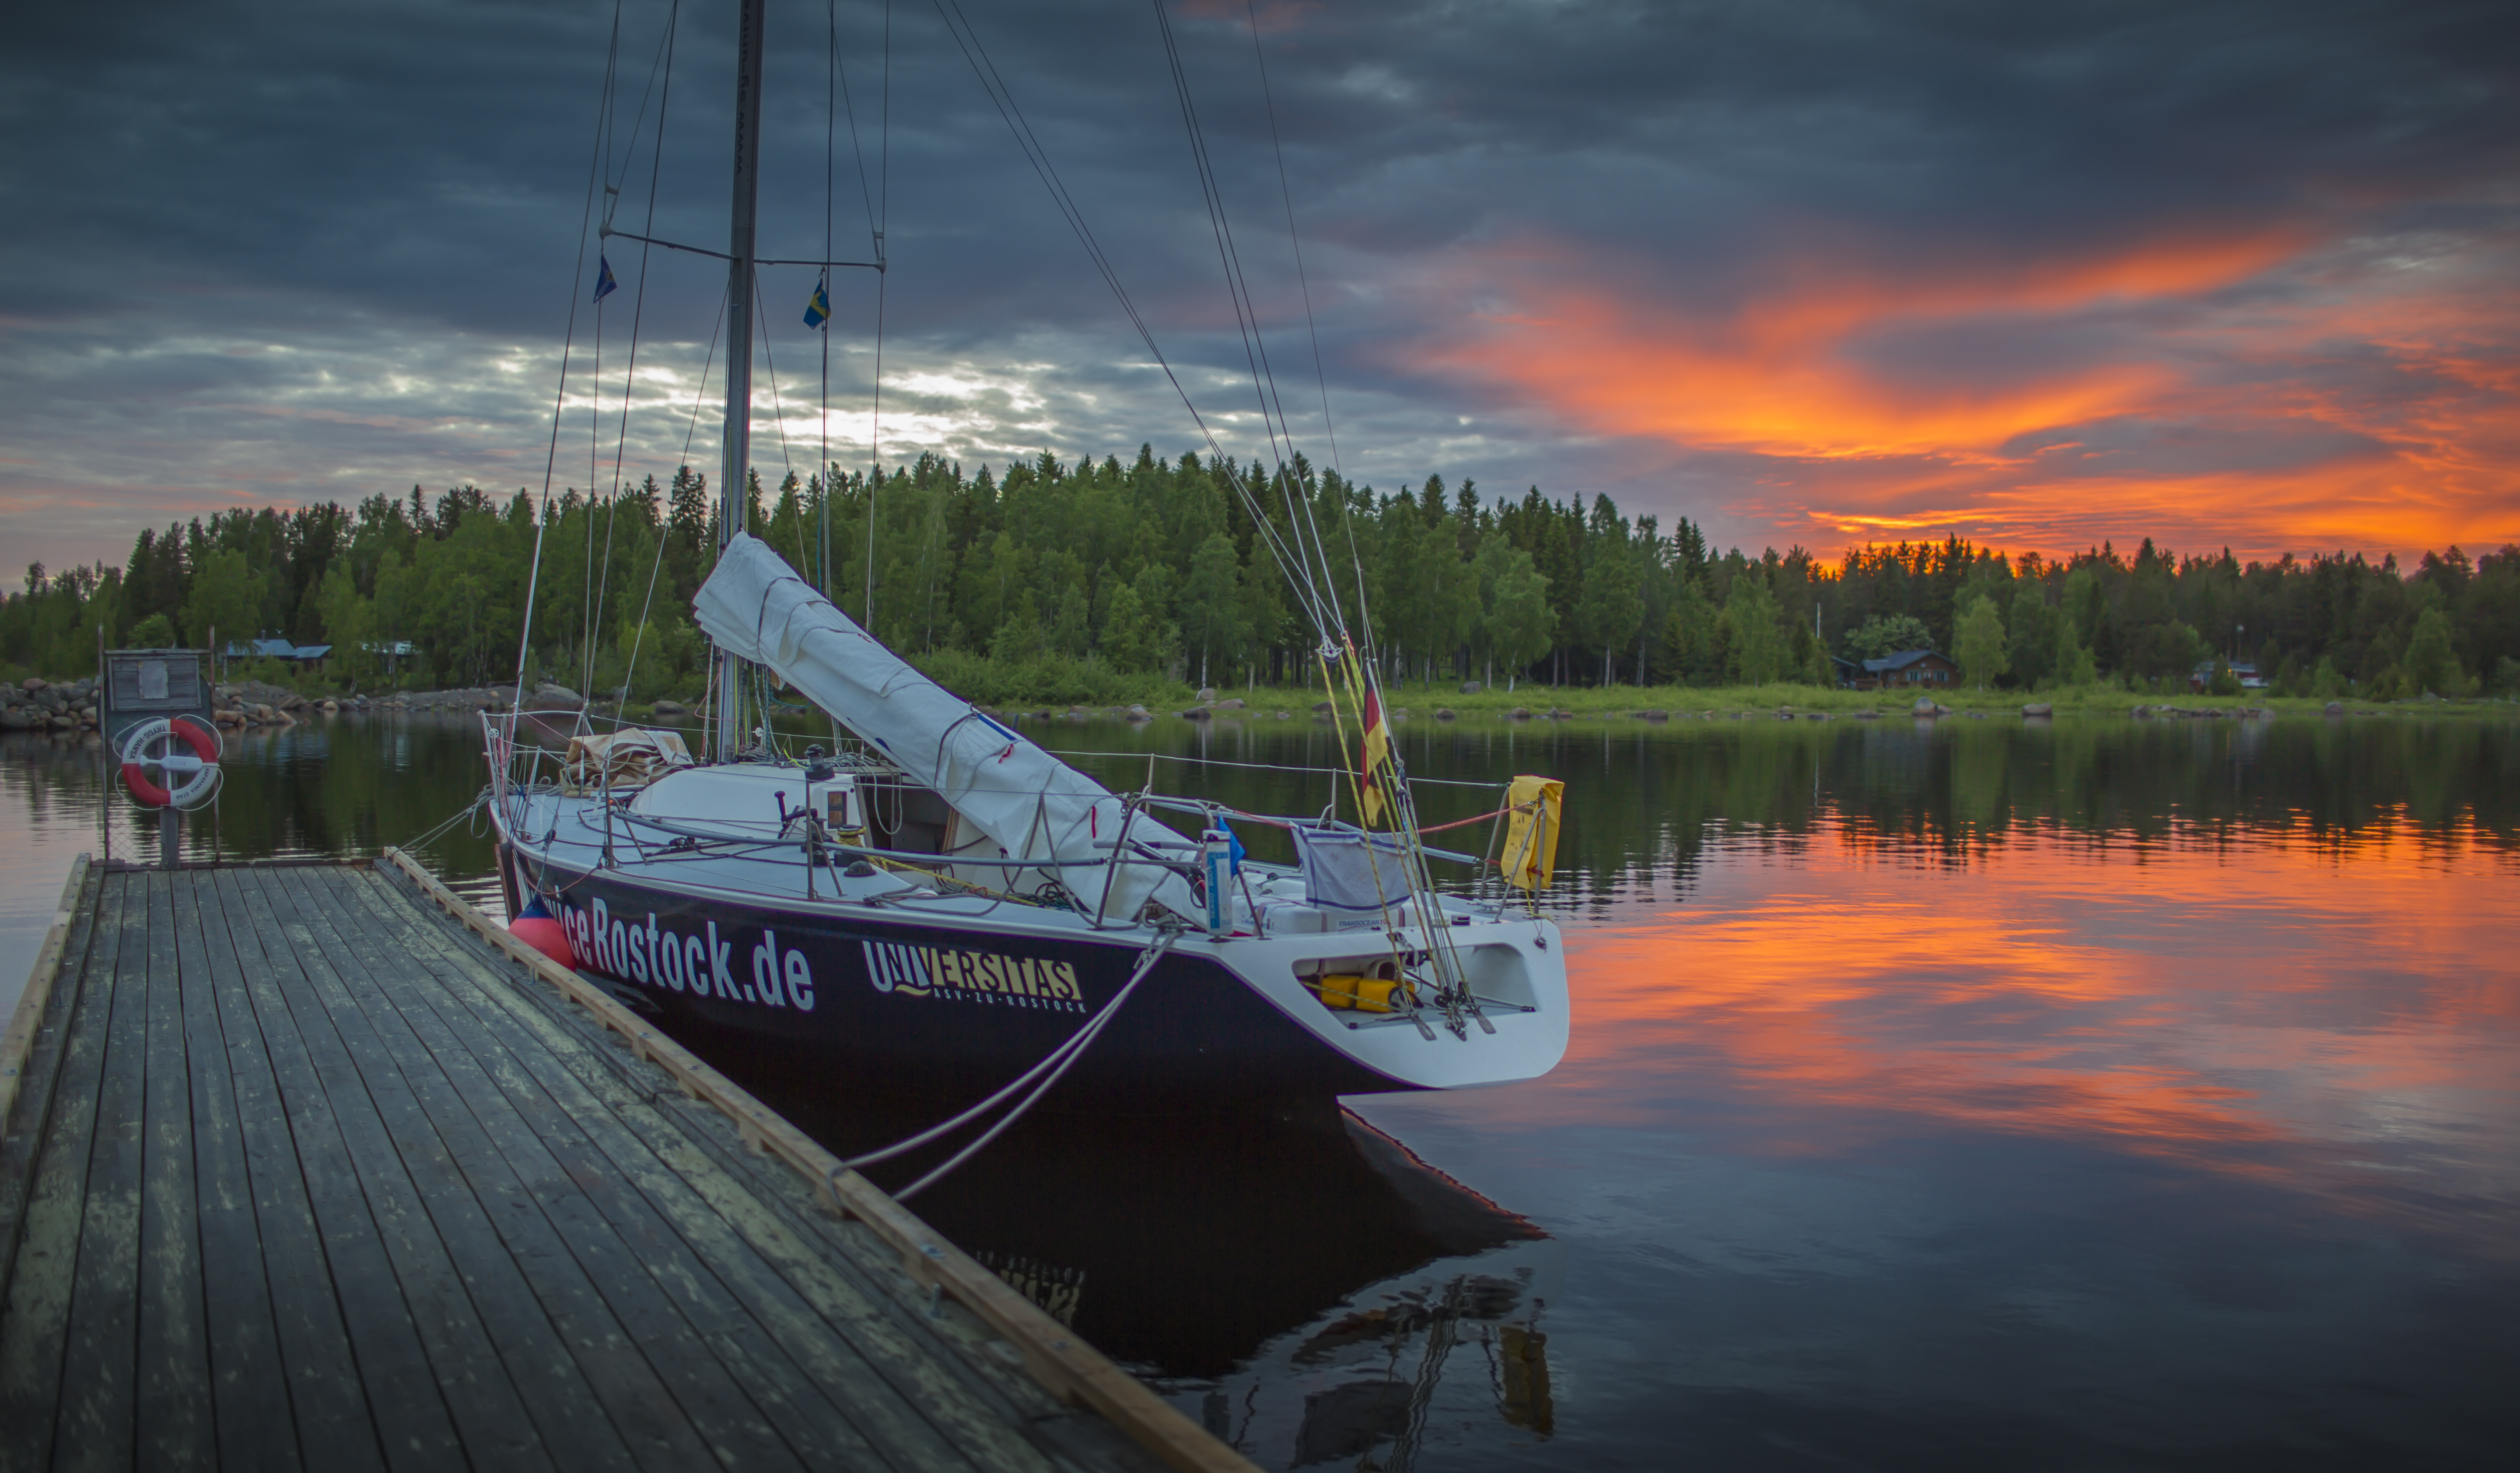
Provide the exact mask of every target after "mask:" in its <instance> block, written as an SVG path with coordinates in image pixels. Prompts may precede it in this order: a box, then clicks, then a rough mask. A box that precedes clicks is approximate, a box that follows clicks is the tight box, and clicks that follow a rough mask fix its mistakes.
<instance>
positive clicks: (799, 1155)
mask: <svg viewBox="0 0 2520 1473" xmlns="http://www.w3.org/2000/svg"><path fill="white" fill-rule="evenodd" d="M84 861H85V857H84V856H82V857H81V865H80V866H79V867H77V868H76V869H74V872H73V886H72V888H71V890H70V891H69V892H68V893H69V895H70V897H71V902H69V903H74V902H75V898H76V896H77V893H78V892H77V889H76V882H77V880H78V879H79V878H81V877H83V876H84V873H85V870H84ZM376 863H377V864H378V866H380V867H381V868H382V867H390V868H392V869H394V870H399V871H401V873H402V874H403V875H404V876H406V877H407V878H408V879H410V880H411V882H412V883H413V884H414V885H415V886H417V887H418V888H419V890H420V892H421V894H422V895H423V896H425V897H426V898H427V899H428V900H429V901H430V902H432V903H433V904H435V905H436V906H437V907H438V909H440V910H442V911H444V912H446V913H447V914H448V915H452V916H454V917H455V918H456V919H457V920H459V921H462V922H463V923H464V925H465V926H466V927H468V928H469V929H471V930H472V931H473V932H475V933H476V934H478V935H479V936H481V937H482V938H483V939H484V940H486V941H488V942H489V943H490V944H491V945H492V946H493V947H495V948H497V949H498V950H499V952H500V953H501V954H502V955H504V956H506V957H507V958H508V959H509V960H513V961H515V962H517V963H518V964H519V965H522V966H524V967H525V968H527V969H528V970H529V971H531V972H532V973H533V974H534V975H535V976H537V977H539V978H541V979H542V980H543V981H545V982H547V983H549V984H550V985H551V986H552V987H553V988H554V989H556V990H557V991H558V992H559V993H560V994H561V995H562V997H564V998H567V999H568V1000H569V1001H570V1002H572V1003H575V1004H578V1005H580V1006H582V1007H584V1008H585V1009H586V1011H587V1012H588V1014H589V1015H591V1016H592V1017H593V1018H594V1019H595V1020H596V1021H598V1022H600V1023H602V1024H603V1025H604V1026H605V1027H607V1028H609V1029H611V1030H612V1031H613V1032H615V1033H618V1034H620V1035H621V1036H622V1038H623V1039H624V1041H626V1042H627V1043H628V1045H629V1046H630V1050H631V1052H632V1053H634V1054H635V1055H637V1056H638V1057H640V1058H642V1059H645V1060H647V1061H649V1062H651V1063H652V1064H654V1065H656V1066H657V1067H658V1068H660V1069H662V1070H664V1071H665V1072H666V1073H667V1074H669V1075H671V1076H672V1077H673V1079H674V1082H675V1083H676V1084H677V1085H679V1086H680V1087H681V1088H682V1089H683V1091H684V1092H685V1093H686V1094H690V1095H692V1096H694V1097H695V1098H697V1099H700V1100H704V1101H706V1102H707V1103H709V1104H710V1105H713V1106H715V1107H716V1108H717V1109H718V1110H719V1111H720V1112H721V1113H723V1114H725V1115H726V1116H727V1117H728V1118H729V1119H731V1120H733V1121H734V1122H735V1124H736V1128H737V1129H738V1130H739V1131H740V1132H741V1133H742V1137H743V1140H744V1143H745V1144H747V1145H749V1146H751V1147H753V1148H754V1149H756V1150H760V1151H763V1152H764V1153H766V1154H768V1155H771V1156H774V1157H776V1158H777V1159H779V1160H780V1161H782V1162H784V1163H786V1164H787V1166H788V1167H789V1168H790V1169H792V1170H794V1171H795V1172H796V1173H797V1174H798V1175H800V1176H802V1177H804V1178H805V1179H806V1181H808V1182H810V1183H813V1185H814V1188H815V1193H816V1196H817V1198H818V1199H819V1200H820V1201H822V1202H823V1203H824V1204H825V1205H826V1206H828V1207H830V1208H831V1209H832V1211H834V1212H836V1213H838V1214H840V1215H841V1216H843V1217H853V1218H856V1219H857V1220H858V1221H859V1222H861V1223H864V1224H865V1225H866V1226H867V1227H870V1228H872V1229H874V1231H875V1232H876V1234H877V1236H878V1237H880V1238H882V1239H883V1240H884V1242H886V1243H887V1244H889V1245H890V1246H891V1247H893V1248H894V1249H896V1250H898V1251H899V1252H900V1254H901V1266H902V1269H903V1271H904V1272H907V1273H908V1274H909V1275H910V1276H911V1277H912V1278H913V1279H914V1280H916V1281H918V1282H919V1283H920V1284H922V1285H924V1286H933V1287H936V1288H939V1289H941V1290H942V1291H943V1292H944V1293H946V1294H950V1295H952V1296H953V1297H954V1298H955V1299H956V1300H957V1301H959V1302H961V1303H962V1304H963V1305H964V1307H965V1308H967V1309H968V1310H970V1311H971V1313H973V1314H974V1315H977V1316H978V1317H980V1319H981V1320H982V1321H983V1322H985V1323H986V1324H988V1325H989V1327H990V1328H992V1329H994V1330H996V1331H997V1332H998V1333H999V1334H1001V1335H1003V1336H1005V1337H1006V1338H1007V1339H1008V1340H1009V1341H1010V1342H1012V1344H1013V1345H1014V1347H1015V1349H1016V1350H1017V1351H1018V1352H1019V1353H1020V1354H1021V1355H1022V1358H1023V1364H1024V1369H1025V1370H1026V1371H1027V1372H1028V1373H1029V1374H1030V1375H1031V1376H1032V1377H1033V1379H1035V1380H1037V1381H1039V1382H1041V1383H1042V1384H1043V1385H1044V1386H1047V1387H1048V1388H1050V1390H1051V1392H1052V1393H1053V1394H1055V1395H1057V1396H1058V1397H1059V1398H1061V1399H1062V1400H1065V1401H1069V1402H1073V1403H1079V1404H1082V1405H1084V1406H1091V1407H1093V1408H1094V1409H1095V1410H1096V1411H1099V1412H1101V1413H1102V1415H1103V1416H1104V1417H1105V1418H1107V1419H1108V1420H1109V1421H1110V1422H1111V1423H1112V1425H1114V1426H1116V1427H1118V1428H1119V1429H1120V1430H1121V1431H1122V1432H1123V1433H1125V1434H1126V1435H1127V1436H1128V1437H1129V1438H1131V1439H1132V1440H1133V1441H1135V1442H1136V1443H1137V1444H1138V1445H1139V1446H1141V1447H1143V1448H1145V1449H1146V1450H1147V1451H1149V1452H1152V1453H1154V1454H1155V1455H1156V1456H1157V1457H1159V1458H1161V1459H1162V1460H1163V1461H1164V1462H1165V1463H1166V1464H1167V1465H1168V1466H1170V1467H1173V1468H1176V1469H1179V1470H1181V1473H1259V1469H1258V1466H1257V1465H1256V1464H1254V1463H1253V1462H1251V1461H1250V1460H1249V1459H1248V1458H1246V1457H1244V1456H1243V1455H1242V1454H1241V1453H1239V1452H1237V1451H1234V1450H1233V1449H1231V1448H1229V1447H1227V1446H1226V1445H1225V1444H1224V1443H1222V1442H1219V1441H1218V1440H1217V1439H1216V1438H1215V1437H1214V1436H1213V1435H1212V1434H1210V1433H1209V1432H1208V1431H1207V1429H1206V1428H1204V1427H1201V1426H1200V1425H1199V1424H1198V1423H1196V1422H1193V1421H1192V1420H1191V1419H1190V1418H1189V1417H1187V1416H1185V1415H1183V1414H1182V1412H1181V1411H1180V1409H1179V1408H1177V1407H1175V1406H1173V1405H1172V1404H1171V1403H1169V1402H1167V1401H1165V1400H1164V1399H1163V1398H1161V1397H1159V1396H1157V1395H1155V1393H1154V1392H1153V1391H1152V1390H1151V1389H1149V1388H1148V1386H1147V1385H1146V1384H1145V1383H1144V1382H1142V1381H1140V1380H1139V1379H1138V1378H1137V1377H1135V1376H1133V1375H1130V1374H1129V1373H1128V1372H1127V1371H1125V1370H1122V1369H1121V1368H1120V1367H1119V1366H1117V1365H1115V1364H1113V1363H1112V1362H1111V1361H1110V1359H1109V1358H1108V1357H1106V1356H1104V1355H1103V1354H1102V1352H1101V1351H1098V1350H1096V1349H1095V1348H1094V1347H1092V1346H1090V1345H1088V1344H1086V1343H1085V1342H1084V1341H1082V1340H1079V1339H1078V1338H1077V1337H1076V1335H1075V1333H1074V1332H1073V1331H1071V1330H1069V1329H1068V1328H1067V1327H1066V1326H1065V1325H1062V1324H1060V1323H1059V1322H1058V1321H1057V1320H1056V1319H1054V1318H1052V1317H1050V1314H1049V1313H1048V1312H1047V1311H1045V1310H1043V1309H1042V1308H1041V1307H1040V1306H1038V1305H1036V1304H1034V1303H1033V1302H1032V1301H1031V1300H1029V1299H1026V1298H1025V1297H1024V1296H1023V1295H1022V1294H1020V1293H1018V1292H1017V1291H1016V1290H1015V1289H1014V1287H1013V1286H1012V1285H1011V1284H1009V1283H1008V1282H1007V1281H1006V1280H1005V1279H1003V1278H1000V1277H999V1276H998V1275H997V1274H996V1273H995V1272H992V1271H990V1270H989V1269H988V1268H986V1267H984V1266H983V1265H982V1264H981V1263H980V1262H979V1261H978V1260H977V1259H974V1258H972V1257H971V1256H970V1255H969V1254H967V1253H965V1252H964V1251H963V1250H962V1249H960V1248H958V1247H956V1246H955V1245H954V1244H953V1243H951V1242H948V1241H947V1240H946V1239H945V1237H944V1235H943V1234H941V1233H939V1232H937V1231H936V1229H934V1228H933V1227H928V1226H927V1225H926V1224H925V1223H923V1222H922V1221H921V1220H920V1219H919V1217H918V1215H917V1214H915V1213H913V1212H911V1211H910V1209H908V1208H907V1207H904V1206H902V1205H901V1204H900V1203H899V1202H896V1201H894V1200H893V1199H892V1198H891V1197H889V1196H886V1195H885V1194H884V1193H883V1192H882V1191H881V1190H879V1189H878V1188H877V1186H876V1185H875V1184H874V1183H871V1182H869V1181H867V1180H866V1179H865V1178H864V1177H861V1176H859V1175H858V1174H857V1173H855V1172H852V1171H848V1170H846V1169H845V1167H844V1166H843V1164H842V1162H841V1161H840V1159H839V1157H837V1156H835V1155H833V1154H832V1152H830V1151H829V1150H826V1149H824V1148H823V1146H821V1145H820V1144H818V1143H817V1142H816V1141H815V1140H814V1139H813V1138H811V1137H809V1136H807V1135H806V1134H805V1133H804V1132H802V1131H800V1130H798V1129H797V1128H796V1127H795V1126H793V1125H790V1124H789V1123H788V1122H787V1120H786V1119H785V1118H784V1117H782V1116H781V1115H779V1114H778V1113H777V1112H776V1111H774V1110H772V1109H771V1108H770V1107H769V1106H767V1105H764V1104H763V1103H762V1102H761V1101H760V1100H758V1099H755V1098H754V1097H753V1096H752V1094H750V1093H749V1092H747V1091H745V1090H744V1089H743V1088H742V1086H740V1085H738V1084H736V1083H735V1082H734V1081H733V1080H730V1079H728V1078H727V1077H726V1076H725V1075H723V1074H720V1073H719V1072H718V1071H717V1070H716V1069H715V1068H713V1067H711V1066H710V1065H709V1064H708V1063H706V1062H704V1061H703V1060H702V1059H700V1057H699V1056H698V1055H697V1054H695V1053H693V1052H692V1051H691V1050H690V1049H685V1048H684V1047H683V1046H682V1045H681V1044H679V1043H677V1042H675V1041H674V1040H673V1039H672V1038H671V1037H670V1036H668V1035H666V1034H665V1033H663V1032H661V1031H660V1030H658V1029H657V1028H656V1027H655V1026H654V1025H652V1024H651V1023H649V1022H647V1021H646V1020H645V1019H643V1018H641V1017H640V1016H639V1015H638V1014H637V1013H634V1012H632V1011H631V1010H630V1009H629V1008H628V1007H626V1006H624V1005H623V1004H621V1003H620V1002H618V1001H616V1000H615V999H614V998H613V997H612V996H611V995H610V994H609V993H607V992H606V991H605V990H604V989H602V988H600V987H598V986H596V985H595V984H593V983H591V982H588V981H587V980H586V979H585V978H583V977H580V976H579V975H578V974H577V973H575V972H573V971H571V970H569V969H568V968H567V967H564V966H562V965H561V964H560V963H559V962H557V961H554V960H552V959H551V958H549V957H546V956H544V955H543V954H542V953H541V952H538V951H536V950H534V949H533V948H532V947H530V946H527V945H525V944H524V943H523V942H521V941H518V940H517V938H516V937H515V936H513V935H511V934H510V933H509V932H508V930H507V929H506V928H505V927H503V926H501V925H499V924H497V923H496V922H494V921H492V920H491V919H490V918H489V917H488V916H486V915H482V914H481V913H480V912H479V911H476V910H474V909H473V908H472V906H471V905H470V904H469V903H467V902H466V901H465V899H464V898H463V897H462V896H460V895H457V894H456V893H455V892H454V891H452V890H450V889H448V888H447V887H446V886H445V885H444V884H443V883H442V882H440V881H439V880H438V878H437V877H436V876H435V875H432V874H430V873H429V872H428V871H427V870H424V869H422V868H421V867H420V865H419V864H418V863H417V862H416V861H414V860H413V859H412V858H411V857H410V856H409V855H407V854H405V853H403V852H402V851H401V850H399V849H393V848H388V849H385V850H384V851H382V853H380V854H379V855H378V856H377V860H376ZM66 904H68V903H66ZM68 914H69V913H68V911H67V909H66V910H65V911H64V913H63V916H62V917H56V920H55V924H54V933H55V934H54V938H53V940H52V941H50V942H48V949H49V951H50V952H51V953H52V954H53V955H54V958H55V964H56V966H58V963H59V958H58V952H59V939H60V937H61V936H63V935H65V934H67V924H66V923H65V917H67V915H68ZM37 969H38V971H39V972H40V971H41V969H42V963H41V962H38V966H37ZM31 985H32V984H31V983H30V984H29V986H30V987H31ZM16 1036H17V1035H16V1032H15V1030H14V1029H13V1030H12V1032H11V1035H10V1037H11V1039H12V1040H15V1038H16Z"/></svg>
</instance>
